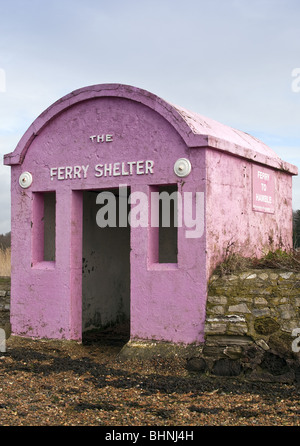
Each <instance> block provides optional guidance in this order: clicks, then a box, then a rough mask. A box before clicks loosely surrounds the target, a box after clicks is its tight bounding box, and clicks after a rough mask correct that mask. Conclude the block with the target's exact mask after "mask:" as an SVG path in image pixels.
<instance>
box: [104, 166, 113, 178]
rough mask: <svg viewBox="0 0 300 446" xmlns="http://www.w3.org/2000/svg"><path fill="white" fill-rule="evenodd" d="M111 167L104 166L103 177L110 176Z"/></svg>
mask: <svg viewBox="0 0 300 446" xmlns="http://www.w3.org/2000/svg"><path fill="white" fill-rule="evenodd" d="M111 171H112V166H111V164H104V176H105V177H106V176H107V174H108V176H111Z"/></svg>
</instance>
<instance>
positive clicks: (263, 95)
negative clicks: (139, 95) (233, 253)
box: [0, 0, 300, 234]
mask: <svg viewBox="0 0 300 446" xmlns="http://www.w3.org/2000/svg"><path fill="white" fill-rule="evenodd" d="M297 68H299V70H297ZM297 73H298V74H297ZM298 78H299V81H298ZM114 82H117V83H123V84H129V85H133V86H136V87H140V88H143V89H146V90H148V91H150V92H152V93H154V94H156V95H158V96H160V97H162V98H163V99H165V100H167V101H169V102H172V103H174V104H178V105H181V106H183V107H185V108H187V109H190V110H192V111H195V112H197V113H200V114H202V115H205V116H207V117H210V118H213V119H215V120H217V121H220V122H222V123H224V124H227V125H229V126H231V127H234V128H237V129H239V130H243V131H245V132H247V133H250V134H252V135H253V136H256V137H258V138H259V139H261V140H262V141H263V142H264V143H266V144H268V145H269V146H270V147H271V148H272V149H273V150H275V152H277V153H278V155H279V156H280V157H281V158H282V159H284V160H285V161H288V162H290V163H292V164H295V165H296V166H300V1H299V0H251V1H249V0H209V1H207V0H206V1H203V0H185V1H183V0H122V1H121V0H51V1H46V0H9V1H8V0H0V159H1V164H0V184H1V187H0V210H1V211H0V234H1V233H5V232H8V231H9V230H10V167H7V166H3V155H4V154H5V153H8V152H11V151H13V150H14V149H15V146H16V144H17V142H18V141H19V139H20V138H21V136H22V135H23V133H24V132H25V131H26V129H27V128H28V127H29V125H30V124H31V123H32V121H34V119H35V118H36V117H37V116H38V115H39V114H40V113H41V112H42V111H43V110H44V109H46V108H47V107H48V106H49V105H51V104H52V103H53V102H55V101H56V100H57V99H59V98H60V97H62V96H64V95H65V94H67V93H69V92H71V91H73V90H75V89H77V88H81V87H84V86H87V85H92V84H100V83H114ZM298 87H299V88H298ZM298 90H299V91H298ZM293 208H294V209H300V179H299V178H298V177H294V179H293Z"/></svg>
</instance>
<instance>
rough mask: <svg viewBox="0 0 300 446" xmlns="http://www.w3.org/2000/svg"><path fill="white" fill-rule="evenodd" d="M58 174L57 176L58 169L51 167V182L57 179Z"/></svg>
mask: <svg viewBox="0 0 300 446" xmlns="http://www.w3.org/2000/svg"><path fill="white" fill-rule="evenodd" d="M56 174H57V167H51V169H50V177H51V181H53V177H55V176H56Z"/></svg>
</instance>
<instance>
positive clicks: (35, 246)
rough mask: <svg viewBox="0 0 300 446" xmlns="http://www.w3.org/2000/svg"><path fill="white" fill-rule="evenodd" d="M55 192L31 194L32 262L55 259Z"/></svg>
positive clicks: (52, 260)
mask: <svg viewBox="0 0 300 446" xmlns="http://www.w3.org/2000/svg"><path fill="white" fill-rule="evenodd" d="M55 220H56V193H55V192H35V193H34V194H33V218H32V239H33V241H32V263H33V265H34V264H36V263H39V262H54V261H55V233H56V224H55Z"/></svg>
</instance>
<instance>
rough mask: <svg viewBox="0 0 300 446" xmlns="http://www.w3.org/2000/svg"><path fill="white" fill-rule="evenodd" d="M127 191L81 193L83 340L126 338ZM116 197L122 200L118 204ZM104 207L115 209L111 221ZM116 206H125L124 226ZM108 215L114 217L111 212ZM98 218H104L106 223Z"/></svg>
mask: <svg viewBox="0 0 300 446" xmlns="http://www.w3.org/2000/svg"><path fill="white" fill-rule="evenodd" d="M129 193H130V192H129V188H125V192H124V189H123V191H120V189H107V190H90V191H84V192H83V237H82V243H83V245H82V339H83V342H88V341H89V340H90V339H93V340H95V339H96V338H98V339H100V338H101V339H102V340H103V338H104V337H105V335H107V336H108V337H109V338H110V342H111V341H112V338H113V339H115V340H116V341H120V342H123V341H124V343H125V342H127V341H128V340H129V337H130V226H129V224H128V212H129V208H128V199H127V197H128V195H129ZM99 194H100V195H101V197H100V200H99ZM120 194H122V196H120ZM124 194H126V195H127V196H126V197H125V196H124ZM125 199H126V202H125ZM120 200H123V201H122V203H121V205H120ZM99 203H101V204H99ZM124 204H125V207H124ZM108 205H109V207H108ZM108 209H110V210H111V211H113V210H115V218H114V219H113V221H111V219H110V220H109V217H110V218H111V214H110V213H109V212H106V211H108ZM120 209H122V210H123V211H124V209H125V212H126V215H127V217H126V218H127V225H126V226H125V224H124V215H122V218H121V219H120V218H119V210H120ZM99 213H101V222H100V223H101V227H100V226H99V218H97V217H99ZM123 213H124V212H123ZM109 214H110V215H109ZM112 215H113V216H114V214H113V213H112ZM102 217H104V219H106V220H107V222H106V226H105V221H104V222H103V218H102ZM125 220H126V219H125ZM120 222H121V223H120Z"/></svg>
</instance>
